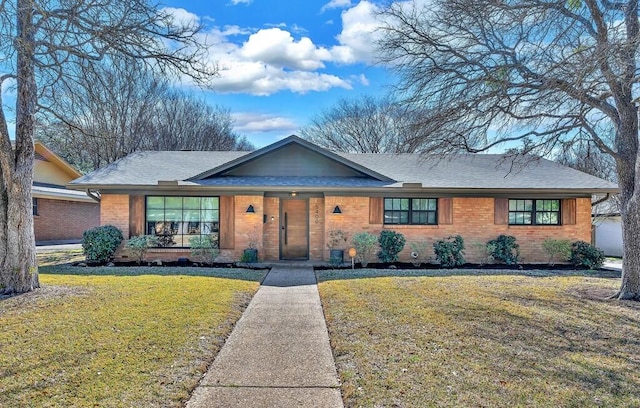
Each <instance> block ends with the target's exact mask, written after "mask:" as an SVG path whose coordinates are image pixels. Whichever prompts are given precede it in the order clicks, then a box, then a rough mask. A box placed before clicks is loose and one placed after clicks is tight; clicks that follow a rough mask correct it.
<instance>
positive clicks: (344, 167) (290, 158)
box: [189, 135, 393, 181]
mask: <svg viewBox="0 0 640 408" xmlns="http://www.w3.org/2000/svg"><path fill="white" fill-rule="evenodd" d="M286 176H296V177H363V178H370V179H375V180H379V181H393V180H392V179H391V178H389V177H387V176H385V175H383V174H380V173H377V172H375V171H373V170H371V169H370V168H368V167H365V166H362V165H360V164H357V163H355V162H353V161H351V160H348V159H347V158H345V157H342V156H339V155H337V154H335V153H332V152H329V151H328V150H325V149H323V148H321V147H319V146H316V145H314V144H311V143H309V142H307V141H305V140H303V139H300V138H299V137H297V136H293V135H292V136H289V137H288V138H286V139H283V140H281V141H279V142H277V143H274V144H272V145H269V146H267V147H264V148H262V149H260V150H256V151H255V152H253V153H250V154H247V155H245V156H242V157H239V158H238V159H236V160H233V161H230V162H228V163H225V164H223V165H221V166H218V167H216V168H213V169H211V170H208V171H206V172H204V173H200V174H198V175H196V176H194V177H191V178H190V179H189V180H190V181H200V180H206V179H211V178H214V177H286Z"/></svg>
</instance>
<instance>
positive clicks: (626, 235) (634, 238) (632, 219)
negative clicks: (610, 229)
mask: <svg viewBox="0 0 640 408" xmlns="http://www.w3.org/2000/svg"><path fill="white" fill-rule="evenodd" d="M621 216H622V242H624V245H623V254H622V283H621V285H620V292H618V299H621V300H640V228H639V227H640V198H639V197H638V196H637V195H636V194H634V195H633V196H632V197H631V198H629V199H628V201H627V202H626V203H624V202H623V203H622V211H621Z"/></svg>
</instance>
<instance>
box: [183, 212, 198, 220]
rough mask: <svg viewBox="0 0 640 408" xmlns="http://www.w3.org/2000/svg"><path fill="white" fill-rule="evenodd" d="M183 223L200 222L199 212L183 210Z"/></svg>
mask: <svg viewBox="0 0 640 408" xmlns="http://www.w3.org/2000/svg"><path fill="white" fill-rule="evenodd" d="M183 216H184V220H185V221H200V210H184V211H183Z"/></svg>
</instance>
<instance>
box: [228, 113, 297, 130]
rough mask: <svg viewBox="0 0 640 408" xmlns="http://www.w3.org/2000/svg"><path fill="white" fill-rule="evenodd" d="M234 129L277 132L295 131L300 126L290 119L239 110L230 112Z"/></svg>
mask: <svg viewBox="0 0 640 408" xmlns="http://www.w3.org/2000/svg"><path fill="white" fill-rule="evenodd" d="M231 117H232V118H233V119H234V121H235V126H234V130H236V131H238V132H251V133H255V132H277V133H281V134H282V133H288V132H295V131H297V130H298V129H299V128H300V126H299V125H298V124H297V123H296V122H295V121H294V120H292V119H290V118H285V117H282V116H277V115H274V114H269V113H255V112H239V113H232V114H231Z"/></svg>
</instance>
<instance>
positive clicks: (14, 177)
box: [0, 0, 40, 293]
mask: <svg viewBox="0 0 640 408" xmlns="http://www.w3.org/2000/svg"><path fill="white" fill-rule="evenodd" d="M34 38H35V37H34V27H33V3H32V1H31V0H19V1H18V2H17V38H16V40H15V41H16V54H17V78H18V80H17V96H16V142H15V148H14V149H13V151H12V149H11V146H10V145H9V143H8V141H7V142H5V143H3V149H2V150H3V151H2V153H1V154H2V158H1V159H2V160H1V162H2V169H1V170H2V183H1V184H2V185H1V186H0V187H1V188H0V195H1V197H2V198H0V211H1V212H2V214H1V215H0V228H1V229H0V242H1V243H2V245H3V246H4V248H3V250H2V251H0V256H1V258H0V292H4V293H25V292H29V291H31V290H33V289H34V288H37V287H39V286H40V283H39V279H38V264H37V262H36V247H35V235H34V232H33V209H32V206H33V202H32V195H31V186H32V184H33V159H34V147H33V135H34V129H35V127H34V124H35V111H36V98H37V89H36V81H35V72H34Z"/></svg>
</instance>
